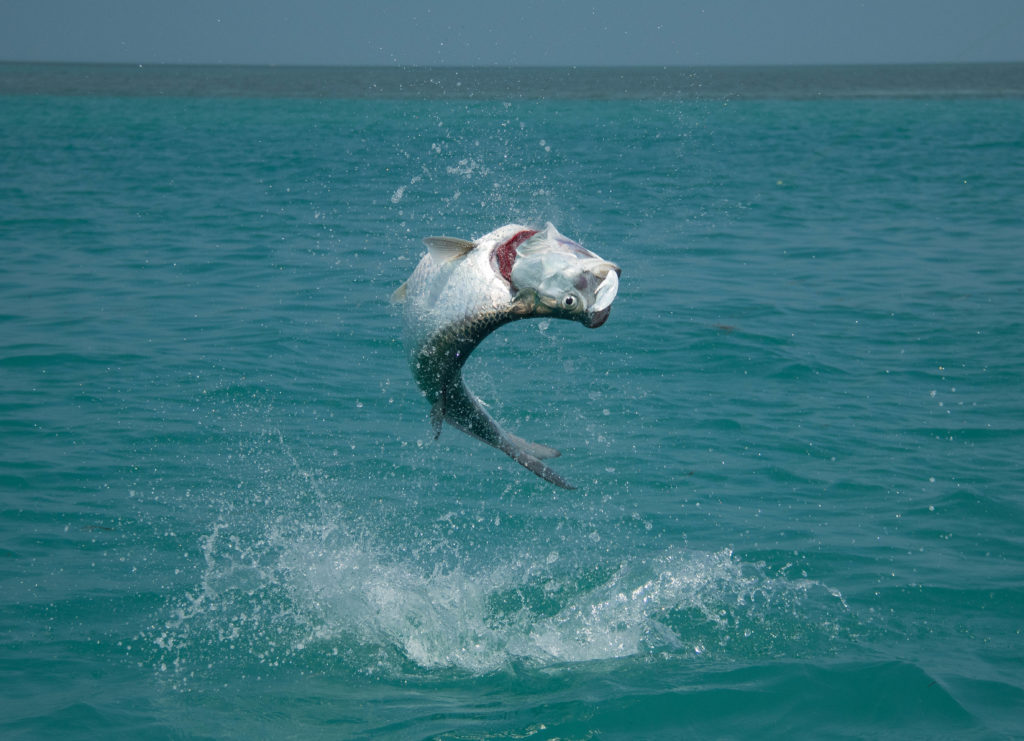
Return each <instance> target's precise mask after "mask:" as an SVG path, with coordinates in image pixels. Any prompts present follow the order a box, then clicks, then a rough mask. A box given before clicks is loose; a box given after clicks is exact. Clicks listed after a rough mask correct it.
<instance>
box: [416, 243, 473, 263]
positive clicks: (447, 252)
mask: <svg viewBox="0 0 1024 741" xmlns="http://www.w3.org/2000/svg"><path fill="white" fill-rule="evenodd" d="M423 244H425V245H427V250H428V251H429V252H430V256H431V257H432V258H434V259H435V260H436V261H437V262H448V261H449V260H457V259H458V258H460V257H462V256H463V255H465V254H466V253H467V252H469V251H470V250H471V249H473V248H474V247H476V243H475V242H469V241H467V240H465V239H459V238H457V237H427V238H425V239H424V240H423Z"/></svg>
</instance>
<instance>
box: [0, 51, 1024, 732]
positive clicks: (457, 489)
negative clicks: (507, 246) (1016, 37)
mask: <svg viewBox="0 0 1024 741" xmlns="http://www.w3.org/2000/svg"><path fill="white" fill-rule="evenodd" d="M33 70H34V68H32V69H30V68H28V67H22V66H13V67H11V66H8V67H5V68H4V70H3V75H4V79H5V80H8V81H7V82H5V88H4V89H5V90H7V91H8V94H7V95H6V96H5V97H4V98H3V105H2V107H0V117H2V120H3V126H0V160H2V162H3V167H4V172H5V175H6V177H5V178H4V181H3V182H2V183H0V204H2V209H0V244H2V249H3V255H4V260H3V263H2V265H0V327H2V334H0V409H2V413H0V435H2V445H0V490H2V492H3V506H2V513H0V559H2V560H0V569H2V571H0V580H2V585H3V586H2V590H0V594H2V597H0V630H2V635H3V641H2V642H0V667H2V673H0V701H2V705H3V708H4V712H3V713H2V714H0V716H2V719H0V728H2V729H3V733H4V734H5V735H8V736H11V737H14V738H21V737H23V738H45V737H53V736H55V735H60V736H61V737H65V738H110V737H111V736H131V737H133V738H271V737H273V738H433V737H438V738H508V737H536V738H555V737H558V738H578V739H583V738H596V737H600V738H679V737H681V736H684V735H696V736H698V737H705V736H707V737H721V738H752V737H756V738H763V737H773V736H777V737H785V738H794V737H806V738H865V737H869V738H901V739H902V738H915V737H920V738H934V737H942V736H946V737H948V736H950V735H954V736H956V737H958V738H1013V737H1018V736H1019V735H1021V734H1022V733H1024V728H1022V726H1021V721H1020V718H1021V717H1024V715H1022V711H1024V683H1022V681H1021V676H1022V674H1021V669H1022V659H1024V651H1022V649H1021V646H1022V635H1021V631H1022V629H1024V623H1022V619H1021V615H1024V588H1022V582H1024V579H1022V575H1024V539H1022V536H1021V535H1020V527H1019V523H1020V522H1021V518H1022V515H1024V512H1022V505H1021V494H1022V491H1024V468H1022V466H1021V463H1020V457H1021V456H1020V451H1021V450H1024V394H1022V390H1024V388H1022V386H1024V384H1022V377H1024V375H1022V371H1024V296H1022V286H1024V280H1022V278H1021V275H1022V274H1024V252H1022V251H1021V249H1020V240H1021V234H1022V233H1024V230H1022V226H1024V221H1022V217H1021V214H1024V129H1022V128H1021V125H1020V121H1021V120H1024V102H1022V98H1021V97H1020V95H1019V93H1018V92H1013V91H1014V90H1018V89H1019V88H1020V67H1019V66H1013V65H1009V66H1005V65H1003V66H997V67H995V68H990V69H989V70H988V73H987V74H981V75H980V76H979V68H968V69H964V68H955V70H954V71H955V72H956V74H951V75H950V78H949V79H950V80H957V81H960V83H962V84H966V83H964V82H963V81H964V80H973V82H972V83H971V84H973V85H974V87H973V88H971V90H970V91H966V90H965V89H960V88H957V87H956V86H955V85H953V84H952V83H951V84H950V89H949V90H947V91H946V94H941V93H942V90H941V89H939V90H936V89H935V87H934V85H933V83H934V79H933V77H934V75H933V77H927V75H926V77H927V79H928V80H932V82H931V83H928V84H925V83H920V84H919V85H918V86H917V87H916V88H915V87H914V86H913V84H911V82H912V80H911V78H912V77H913V76H912V75H910V76H908V74H907V70H903V71H902V72H901V74H902V76H900V77H899V78H898V79H899V81H900V82H899V84H897V83H896V82H893V78H890V77H886V75H885V74H882V73H883V72H884V70H883V71H880V72H878V75H881V76H880V77H878V76H877V75H876V77H875V78H871V80H870V81H871V84H872V85H874V91H875V92H874V93H872V92H871V91H870V90H869V89H868V88H869V87H870V86H869V85H868V80H869V77H870V76H867V77H866V76H865V75H867V74H868V73H867V72H866V71H864V70H861V71H860V72H859V73H858V74H860V75H861V77H856V78H850V77H849V76H847V77H843V76H842V75H843V74H847V75H848V74H849V72H848V71H847V72H845V73H844V72H841V71H835V70H832V71H830V70H817V71H815V72H814V74H811V73H810V71H808V70H804V71H802V72H801V73H800V75H797V76H795V77H790V78H787V77H786V75H785V74H783V71H779V70H775V71H772V72H771V74H769V73H768V72H765V71H760V72H758V71H748V76H747V77H745V78H742V80H741V82H742V85H744V86H745V87H742V86H740V87H737V86H739V85H740V83H739V82H735V81H733V82H731V83H729V84H730V85H733V87H732V88H729V89H728V90H726V91H725V92H723V91H722V90H719V89H715V90H714V92H712V93H708V94H702V93H701V86H702V85H705V84H706V85H707V86H709V87H710V86H712V84H713V82H714V80H713V79H712V77H711V73H710V72H708V71H701V72H690V73H687V74H686V75H682V76H681V77H680V76H679V75H680V74H682V73H674V74H676V77H672V78H671V79H669V78H664V77H663V78H658V79H659V80H660V82H658V81H656V83H657V84H656V85H655V83H654V82H650V79H649V78H644V77H643V76H642V75H641V77H637V74H638V73H637V72H636V71H614V70H612V71H604V72H603V74H605V75H606V79H607V80H608V83H607V85H606V86H605V87H603V88H602V86H601V85H600V84H598V83H599V82H600V81H599V80H598V81H597V82H595V79H597V78H593V75H594V74H597V73H596V72H593V71H591V72H588V73H587V76H586V78H585V80H582V78H580V79H577V77H573V73H570V72H562V73H556V72H549V73H546V75H547V76H544V77H542V78H537V79H535V80H534V83H533V84H535V85H536V88H531V87H529V85H526V84H525V83H522V81H520V82H518V83H515V81H514V80H513V81H510V79H509V78H508V77H505V78H501V77H500V75H501V74H511V73H509V72H507V71H505V72H502V71H495V72H493V79H492V78H486V76H484V77H485V78H486V80H489V82H488V84H489V85H490V87H481V86H482V85H483V83H481V82H480V80H477V79H476V78H475V77H471V76H470V77H467V75H469V72H467V71H458V74H455V73H452V74H453V75H454V77H446V78H443V79H440V78H439V80H435V81H434V82H433V83H430V84H433V85H434V87H435V88H436V87H437V86H441V88H443V91H444V94H443V95H432V94H427V93H424V92H422V91H421V92H419V93H416V94H412V93H410V94H404V93H403V94H397V93H396V94H392V95H384V94H379V91H378V92H374V93H372V94H370V93H366V94H352V95H349V96H343V97H334V96H331V95H320V96H319V97H318V95H317V94H316V88H315V86H314V88H311V89H310V92H309V93H308V95H307V97H302V96H298V97H296V96H294V95H289V94H287V93H286V92H283V91H282V90H280V89H279V88H281V87H282V86H284V87H288V85H289V84H291V83H288V82H287V81H288V80H292V81H293V82H294V80H295V79H299V78H296V75H300V72H301V71H296V70H280V71H277V72H275V71H267V70H261V71H256V72H251V74H252V75H253V77H251V78H246V79H250V80H255V81H256V82H251V83H250V84H251V85H254V86H256V85H257V84H258V86H256V87H252V91H253V95H252V96H249V97H246V96H238V95H237V92H232V91H230V90H227V91H226V90H225V89H223V84H224V81H225V80H228V81H232V80H234V81H235V82H232V84H235V85H237V84H238V83H237V78H235V77H232V76H230V75H228V76H225V74H224V71H223V70H219V71H217V70H215V71H211V70H209V69H206V68H196V69H193V70H189V69H177V70H172V71H171V72H173V74H171V72H168V71H167V70H165V71H164V74H167V75H169V76H168V77H167V78H166V79H173V80H174V81H175V82H174V85H175V86H176V87H174V88H173V90H172V91H171V92H173V93H174V94H162V92H161V91H154V90H152V89H150V88H148V87H145V88H143V89H141V90H140V89H133V90H134V94H128V95H124V94H120V93H124V92H125V91H119V89H118V87H117V86H118V85H121V84H123V80H121V78H123V77H124V75H125V74H127V70H126V69H125V68H109V69H99V70H97V69H86V70H83V69H68V68H45V70H44V71H45V72H46V74H47V75H51V76H54V75H55V76H56V77H54V79H58V80H62V83H61V84H63V85H65V86H70V87H71V89H70V90H65V89H55V88H54V87H53V85H54V84H56V83H53V82H52V81H51V82H50V83H46V84H44V83H41V82H39V80H38V79H37V80H36V82H34V83H32V84H33V85H34V86H35V87H32V86H29V89H17V90H16V89H13V87H12V85H13V84H12V83H10V82H9V79H8V78H10V77H11V76H14V77H17V75H19V74H21V75H22V76H24V75H28V74H29V73H32V74H38V73H39V70H37V69H35V70H34V71H33ZM993 70H995V71H993ZM926 72H929V74H931V73H934V70H931V71H927V70H926ZM997 73H998V74H997ZM104 74H107V75H111V77H110V78H108V79H106V82H103V85H106V88H105V89H102V90H95V89H91V88H88V87H87V88H86V89H85V90H84V92H86V93H89V94H70V93H76V92H77V93H81V92H83V90H82V89H80V87H79V88H76V87H75V84H74V80H75V79H78V80H79V81H81V79H82V75H86V76H92V77H91V78H90V79H92V78H95V77H96V76H97V75H99V76H101V77H102V75H104ZM190 74H191V75H192V76H193V77H192V78H189V77H188V75H190ZM334 74H338V73H334ZM353 74H354V73H353ZM359 74H361V75H366V74H369V73H368V72H367V71H366V70H363V71H361V72H360V73H359ZM403 74H406V75H408V74H411V73H410V72H409V71H406V72H404V73H403ZM473 74H480V73H479V72H475V73H473ZM558 74H562V75H564V76H565V80H566V81H568V82H566V83H565V84H563V85H562V89H563V94H561V95H558V94H553V93H552V92H551V90H550V89H549V88H550V87H551V85H552V84H553V83H552V79H555V80H556V81H557V79H561V78H558ZM724 74H726V73H724V72H723V73H721V75H724ZM728 74H731V75H734V76H735V75H738V74H740V72H739V71H736V70H733V71H731V72H729V73H728ZM922 74H924V73H922ZM62 75H63V76H62ZM76 75H77V76H78V77H77V78H76ZM119 75H120V76H121V77H118V76H119ZM175 75H176V76H175ZM275 75H277V76H275ZM459 75H463V77H462V78H459ZM701 75H705V77H701ZM759 75H761V76H760V77H759ZM765 75H768V77H765ZM771 75H774V77H772V76H771ZM801 75H802V76H801ZM830 75H832V76H831V77H830ZM993 75H996V77H993ZM998 75H1002V77H998ZM264 77H265V78H267V79H269V80H273V84H271V83H270V82H266V81H264V82H262V83H258V80H260V79H262V78H264ZM300 78H301V75H300ZM457 78H458V79H457ZM592 78H593V79H592ZM641 78H642V79H644V80H647V81H648V82H647V83H644V84H650V85H655V87H656V90H655V92H647V93H644V94H637V95H622V94H600V92H595V91H600V90H606V91H607V90H612V91H615V90H618V89H619V87H621V86H622V85H623V84H625V83H623V80H626V81H627V83H628V85H627V87H629V86H630V85H632V86H633V87H632V88H630V89H634V90H636V85H637V84H639V83H637V80H639V79H641ZM190 79H191V84H192V86H193V87H192V91H191V92H189V90H188V89H187V88H188V83H189V81H190ZM211 79H213V80H214V81H219V82H216V85H214V84H213V83H211V82H210V80H211ZM334 79H338V78H334ZM358 79H360V80H361V79H362V78H358ZM396 79H398V78H395V79H392V78H389V77H386V76H385V77H382V78H381V82H380V84H381V85H383V86H385V87H386V89H389V90H390V89H391V88H388V87H387V85H391V86H395V85H399V87H400V86H401V85H406V86H408V85H410V84H411V83H409V82H408V81H407V80H406V81H404V82H403V80H405V78H401V79H398V82H396V81H395V80H396ZM517 79H518V78H517ZM531 79H532V78H531ZM921 79H924V78H921ZM979 79H981V80H983V81H984V90H981V89H980V88H979V85H980V83H978V80H979ZM69 80H70V82H69ZM119 80H121V81H119ZM467 80H471V83H470V82H467ZM574 80H575V82H576V83H577V84H576V85H575V86H573V85H570V84H569V83H572V82H573V81H574ZM666 80H668V81H667V82H666ZM680 80H689V81H690V83H692V84H689V86H688V87H686V88H685V90H684V87H683V86H682V83H681V82H680ZM758 80H760V81H761V82H760V83H758ZM765 80H775V81H776V83H777V84H782V83H781V82H778V81H780V80H781V81H783V82H784V81H786V80H788V82H787V83H786V84H787V85H788V86H789V88H793V87H794V86H796V87H798V88H799V89H800V90H801V91H802V94H796V93H794V92H793V91H792V90H789V92H786V93H779V92H776V93H773V92H772V90H773V88H772V86H771V85H769V84H768V83H767V82H765ZM794 80H799V81H800V82H799V84H798V83H797V82H794ZM830 80H832V81H833V83H834V85H833V86H831V87H830V84H829V81H830ZM851 80H853V82H851ZM101 82H102V81H101ZM165 82H166V81H165ZM460 82H461V83H464V84H466V85H467V86H468V88H469V92H467V93H466V94H465V95H462V96H460V95H459V94H456V93H455V92H453V91H457V90H458V84H459V83H460ZM854 82H856V83H857V85H860V87H857V88H856V90H855V91H854V92H850V86H851V85H853V84H854ZM960 83H958V84H960ZM307 84H310V85H311V84H313V83H311V82H307ZM353 84H355V83H353ZM359 84H362V83H359ZM420 84H421V85H424V86H426V87H424V88H423V89H424V90H426V89H430V85H429V84H428V83H425V82H423V81H422V80H421V81H420ZM717 84H719V85H722V84H725V83H723V78H722V77H721V76H719V77H718V78H717ZM759 84H760V87H758V85H759ZM22 85H23V87H24V86H25V85H27V83H25V82H24V79H23V80H22ZM218 85H219V86H220V87H218ZM567 85H568V86H567ZM908 85H909V87H907V86H908ZM929 85H932V86H931V87H930V86H929ZM183 86H184V87H183ZM658 86H660V87H658ZM1015 86H1016V87H1015ZM101 87H102V85H101ZM556 87H557V86H556ZM402 89H403V90H405V88H402ZM503 89H508V90H512V91H514V92H515V94H511V93H510V94H508V95H502V94H501V90H503ZM644 89H645V90H646V88H644ZM787 89H788V88H787ZM996 89H998V90H1000V91H1002V92H993V90H996ZM585 90H591V92H589V93H585ZM729 90H732V91H733V92H729ZM32 91H36V92H40V91H42V92H46V93H49V94H47V95H30V94H13V93H14V92H20V93H28V92H32ZM581 91H582V92H581ZM751 91H754V93H751ZM758 91H760V92H758ZM830 91H833V92H834V91H839V92H837V93H836V94H829V93H830ZM843 91H845V92H843ZM129 92H131V91H129ZM163 92H166V91H163ZM112 93H119V94H112ZM321 93H322V91H321ZM470 93H472V94H470ZM655 93H656V94H655ZM546 220H551V221H553V222H554V223H555V224H556V225H557V226H558V228H559V229H560V230H561V231H562V232H564V233H565V234H567V235H569V236H571V237H573V238H575V239H577V240H579V241H581V242H582V243H583V244H584V245H586V246H588V247H592V248H593V249H595V250H596V251H597V252H598V253H599V254H601V255H602V256H604V257H606V258H608V259H610V260H613V261H615V262H616V263H618V264H619V265H621V266H622V268H623V276H622V286H621V290H620V294H619V298H618V299H617V300H616V303H615V306H614V308H613V311H612V316H611V319H610V320H609V321H608V323H607V324H606V325H605V326H603V327H602V328H600V329H599V330H595V331H589V330H586V329H584V328H582V327H580V326H579V325H576V324H569V323H564V322H557V321H554V322H551V321H548V322H541V321H530V322H521V323H517V324H515V325H511V326H509V327H506V328H504V329H502V330H501V331H500V332H498V333H497V334H495V335H494V336H493V337H492V338H490V339H488V340H487V341H486V342H485V343H484V344H483V345H482V346H481V347H480V349H479V350H478V351H477V353H476V354H474V356H473V358H472V359H471V361H470V363H469V365H468V366H467V378H468V381H469V383H470V385H471V386H472V388H473V389H474V390H475V391H476V392H477V393H478V394H479V395H481V396H482V397H483V398H484V399H485V400H486V401H487V402H488V403H489V404H490V406H491V410H492V412H493V413H494V414H495V415H496V416H497V417H498V418H499V419H501V420H502V421H503V423H504V424H506V425H507V426H508V427H509V428H510V429H512V430H514V431H515V432H517V433H518V434H521V435H523V436H524V437H527V438H528V439H534V440H537V441H539V442H543V443H547V444H552V445H555V446H557V447H559V448H560V449H561V450H562V451H563V456H562V457H561V458H560V459H559V460H558V462H557V463H558V470H559V472H560V473H563V474H564V475H565V476H566V477H567V478H569V479H570V480H572V481H573V482H574V483H575V484H577V485H578V486H579V488H578V489H577V490H575V491H563V490H557V489H555V488H553V487H551V486H550V485H548V484H546V483H545V482H543V481H542V480H540V479H538V478H536V477H534V476H532V475H531V474H529V473H528V472H526V471H525V470H523V469H521V468H520V467H518V466H516V465H515V464H514V463H512V462H511V461H509V459H507V458H505V457H504V456H503V455H502V454H500V453H498V452H497V451H494V450H492V449H490V448H487V447H486V446H483V445H481V444H480V443H477V442H476V441H473V440H470V439H469V438H467V437H466V436H464V435H461V434H459V433H457V432H455V431H453V430H451V429H446V430H445V431H444V433H443V434H442V436H441V438H440V439H439V440H437V441H434V440H432V434H431V430H430V425H429V421H428V419H427V411H428V410H427V409H426V404H425V402H424V401H423V399H422V398H421V396H420V394H419V392H418V391H417V390H416V388H415V385H414V384H413V382H412V379H411V375H410V374H409V372H408V369H407V367H406V363H405V356H404V352H403V350H402V348H401V346H400V344H399V341H398V337H399V329H398V324H399V319H398V317H397V316H396V313H395V310H394V309H393V308H392V307H391V306H390V305H389V303H388V296H389V295H390V293H391V292H392V291H393V290H394V288H395V287H396V286H398V285H399V284H400V283H401V282H402V281H403V280H404V279H405V278H406V277H407V275H408V274H409V273H410V272H411V270H412V268H413V266H414V265H415V262H416V260H417V259H418V258H419V255H420V253H421V251H422V249H423V248H422V245H421V244H420V242H419V239H420V238H421V237H422V236H426V235H430V234H450V235H452V236H460V237H466V238H472V237H475V236H479V235H481V234H483V233H485V232H487V231H490V230H491V229H493V228H494V227H496V226H498V225H500V224H503V223H507V222H510V221H519V222H523V223H543V222H544V221H546Z"/></svg>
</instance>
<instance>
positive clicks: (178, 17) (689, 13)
mask: <svg viewBox="0 0 1024 741" xmlns="http://www.w3.org/2000/svg"><path fill="white" fill-rule="evenodd" d="M0 60H8V61H12V60H17V61H82V62H133V63H135V62H137V63H156V62H170V63H239V64H331V65H333V64H403V65H418V64H442V65H463V64H483V65H492V64H514V65H622V64H653V65H704V64H822V63H837V64H846V63H892V62H896V63H901V62H972V61H1022V60H1024V1H1022V0H863V2H860V1H858V0H700V1H699V2H696V1H691V0H615V1H613V0H562V1H561V2H559V0H548V1H547V2H542V1H540V0H503V1H501V2H493V1H491V0H437V1H436V2H430V0H419V1H418V2H417V1H416V0H0Z"/></svg>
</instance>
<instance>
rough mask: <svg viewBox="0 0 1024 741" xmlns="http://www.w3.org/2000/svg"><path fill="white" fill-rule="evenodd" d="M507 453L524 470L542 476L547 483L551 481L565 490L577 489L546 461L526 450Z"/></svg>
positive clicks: (508, 451)
mask: <svg viewBox="0 0 1024 741" xmlns="http://www.w3.org/2000/svg"><path fill="white" fill-rule="evenodd" d="M549 450H550V448H549ZM505 452H506V453H508V455H509V457H511V458H512V460H514V461H515V462H516V463H518V464H519V465H520V466H522V467H523V468H525V469H527V470H528V471H531V472H533V473H535V474H537V475H538V476H540V477H541V478H542V479H544V480H545V481H550V482H551V483H552V484H554V485H555V486H560V487H562V488H563V489H575V488H576V487H575V486H573V485H572V484H570V483H569V482H568V481H566V480H565V479H564V478H562V476H561V474H559V473H558V472H557V471H555V470H554V469H553V468H551V467H550V466H549V465H547V464H546V463H544V461H542V460H540V459H539V458H537V457H536V456H533V455H530V454H529V453H527V452H526V451H525V450H521V449H520V450H514V449H513V450H506V451H505Z"/></svg>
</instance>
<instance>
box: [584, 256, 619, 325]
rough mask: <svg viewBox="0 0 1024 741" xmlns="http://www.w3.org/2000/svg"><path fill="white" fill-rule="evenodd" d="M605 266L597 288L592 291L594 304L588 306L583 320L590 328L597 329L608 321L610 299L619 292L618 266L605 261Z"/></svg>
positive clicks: (610, 308)
mask: <svg viewBox="0 0 1024 741" xmlns="http://www.w3.org/2000/svg"><path fill="white" fill-rule="evenodd" d="M606 266H607V267H605V268H604V270H605V276H604V278H603V280H602V281H601V284H600V285H599V286H598V287H597V290H596V291H594V304H593V306H591V307H590V311H589V312H588V313H587V317H586V320H585V321H584V322H583V324H584V326H587V327H590V328H591V329H597V328H598V327H600V326H601V325H602V324H604V323H605V322H606V321H608V315H609V314H610V313H611V310H612V301H614V300H615V297H616V296H617V295H618V293H619V273H620V272H621V271H620V269H619V266H618V265H614V264H613V263H606Z"/></svg>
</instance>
